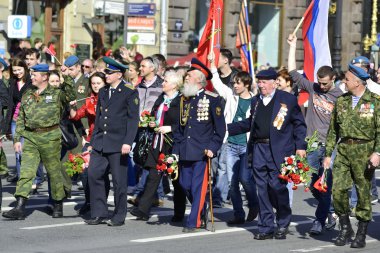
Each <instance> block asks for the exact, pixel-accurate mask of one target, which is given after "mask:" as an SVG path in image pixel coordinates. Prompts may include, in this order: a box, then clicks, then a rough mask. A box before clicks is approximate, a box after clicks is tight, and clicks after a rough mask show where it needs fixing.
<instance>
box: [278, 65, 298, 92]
mask: <svg viewBox="0 0 380 253" xmlns="http://www.w3.org/2000/svg"><path fill="white" fill-rule="evenodd" d="M275 83H276V85H277V89H278V90H283V91H286V92H289V93H292V94H293V93H294V92H293V80H292V78H291V77H290V75H289V72H288V70H287V69H286V68H283V69H281V70H279V71H278V72H277V79H276V82H275Z"/></svg>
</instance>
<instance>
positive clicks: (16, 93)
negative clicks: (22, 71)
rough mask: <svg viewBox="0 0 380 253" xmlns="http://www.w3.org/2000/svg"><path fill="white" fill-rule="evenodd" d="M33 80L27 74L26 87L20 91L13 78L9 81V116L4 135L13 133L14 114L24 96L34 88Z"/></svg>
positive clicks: (6, 120)
mask: <svg viewBox="0 0 380 253" xmlns="http://www.w3.org/2000/svg"><path fill="white" fill-rule="evenodd" d="M32 86H33V85H32V79H31V78H30V75H29V74H27V76H26V81H25V84H24V86H22V88H21V90H18V87H17V80H16V79H13V78H11V79H10V80H9V88H8V91H9V100H8V110H7V115H6V116H5V124H4V127H3V129H2V132H3V133H6V134H9V133H11V122H12V117H13V114H14V113H15V110H16V106H17V104H18V103H19V102H21V98H22V96H23V95H24V94H25V92H26V91H27V90H28V89H30V88H31V87H32Z"/></svg>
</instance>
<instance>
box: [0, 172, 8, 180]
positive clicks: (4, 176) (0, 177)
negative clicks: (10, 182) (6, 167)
mask: <svg viewBox="0 0 380 253" xmlns="http://www.w3.org/2000/svg"><path fill="white" fill-rule="evenodd" d="M8 176H9V174H8V172H6V173H5V174H3V175H0V179H5V178H7V177H8Z"/></svg>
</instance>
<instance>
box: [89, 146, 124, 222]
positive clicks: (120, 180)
mask: <svg viewBox="0 0 380 253" xmlns="http://www.w3.org/2000/svg"><path fill="white" fill-rule="evenodd" d="M108 169H109V171H110V172H111V174H112V185H113V191H114V203H115V209H114V212H113V215H112V217H111V219H112V221H114V222H124V220H125V217H126V216H127V170H128V162H127V155H121V153H120V152H117V153H102V152H99V151H97V150H93V151H92V153H91V157H90V164H89V167H88V183H89V188H90V203H91V217H92V218H95V217H105V218H106V217H108V207H107V190H106V185H105V177H108Z"/></svg>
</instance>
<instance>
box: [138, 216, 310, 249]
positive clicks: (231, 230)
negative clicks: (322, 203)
mask: <svg viewBox="0 0 380 253" xmlns="http://www.w3.org/2000/svg"><path fill="white" fill-rule="evenodd" d="M312 222H313V220H305V221H299V222H291V223H290V226H298V225H303V224H309V223H312ZM209 226H211V225H210V224H209ZM253 229H257V226H250V227H241V228H227V229H221V230H216V231H215V232H211V231H205V232H197V233H190V234H177V235H167V236H159V237H151V238H143V239H135V240H131V242H140V243H144V242H157V241H167V240H175V239H182V238H189V237H198V236H205V235H217V234H226V233H235V232H241V231H247V230H253Z"/></svg>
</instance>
